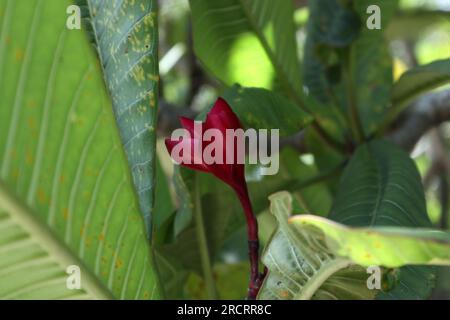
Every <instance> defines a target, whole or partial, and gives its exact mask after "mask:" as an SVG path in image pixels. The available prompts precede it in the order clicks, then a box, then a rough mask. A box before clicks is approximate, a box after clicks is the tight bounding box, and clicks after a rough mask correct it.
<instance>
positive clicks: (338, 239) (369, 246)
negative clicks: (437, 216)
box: [290, 215, 450, 268]
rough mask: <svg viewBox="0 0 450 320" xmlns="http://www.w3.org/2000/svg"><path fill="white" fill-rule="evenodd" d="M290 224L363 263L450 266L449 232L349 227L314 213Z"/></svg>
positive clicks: (338, 252)
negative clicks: (322, 239) (307, 231)
mask: <svg viewBox="0 0 450 320" xmlns="http://www.w3.org/2000/svg"><path fill="white" fill-rule="evenodd" d="M290 223H293V224H295V225H298V226H299V227H300V228H305V229H309V228H308V227H313V228H312V229H311V231H309V232H310V233H312V234H314V233H316V234H315V235H314V237H317V238H325V241H326V244H327V247H328V248H330V251H331V252H332V253H333V254H335V255H337V256H339V257H344V258H347V259H349V260H351V261H352V262H354V263H357V264H359V265H362V266H375V265H376V266H384V267H390V268H395V267H400V266H403V265H406V264H420V265H425V264H431V265H450V233H446V232H443V231H438V230H433V229H413V228H404V227H373V228H350V227H347V226H345V225H342V224H339V223H336V222H334V221H331V220H328V219H325V218H322V217H317V216H311V215H303V216H294V217H292V218H291V219H290Z"/></svg>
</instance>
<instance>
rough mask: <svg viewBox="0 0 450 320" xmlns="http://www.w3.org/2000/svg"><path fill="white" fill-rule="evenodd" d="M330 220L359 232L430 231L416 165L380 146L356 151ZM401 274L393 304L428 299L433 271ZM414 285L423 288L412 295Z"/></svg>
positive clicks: (393, 292)
mask: <svg viewBox="0 0 450 320" xmlns="http://www.w3.org/2000/svg"><path fill="white" fill-rule="evenodd" d="M329 218H330V219H332V220H334V221H337V222H340V223H343V224H345V225H350V226H357V227H378V226H401V227H413V228H430V227H431V222H430V220H429V218H428V215H427V211H426V205H425V195H424V192H423V187H422V182H421V179H420V175H419V173H418V171H417V168H416V166H415V164H414V162H413V161H412V160H411V158H410V157H409V156H408V154H407V153H405V152H404V151H402V150H400V149H399V148H397V147H396V146H394V145H392V144H390V143H388V142H385V141H382V140H378V141H377V140H376V141H372V142H370V143H367V144H365V145H362V146H360V147H359V148H358V149H357V150H356V152H355V153H354V155H353V157H352V158H351V160H350V162H349V164H348V165H347V167H346V169H345V171H344V173H343V174H342V177H341V181H340V183H339V186H338V192H337V195H336V198H335V202H334V205H333V208H332V211H331V213H330V215H329ZM400 270H402V272H401V273H400V274H399V279H400V280H399V281H400V283H401V285H398V286H395V287H394V288H393V289H392V290H391V291H390V292H389V295H390V297H391V298H394V299H395V298H397V299H398V298H425V297H427V296H428V295H429V294H430V291H431V289H432V286H431V283H430V281H429V279H431V278H433V277H434V268H432V267H421V266H410V267H404V268H401V269H400ZM417 283H420V284H424V286H423V287H421V288H420V289H419V290H417V289H414V286H416V284H417ZM383 295H384V293H382V294H381V295H380V296H383ZM380 296H379V297H380Z"/></svg>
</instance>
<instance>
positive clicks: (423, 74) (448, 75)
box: [391, 59, 450, 113]
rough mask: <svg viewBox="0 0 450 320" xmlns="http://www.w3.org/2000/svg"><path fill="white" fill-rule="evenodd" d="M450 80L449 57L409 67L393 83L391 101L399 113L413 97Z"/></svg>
mask: <svg viewBox="0 0 450 320" xmlns="http://www.w3.org/2000/svg"><path fill="white" fill-rule="evenodd" d="M449 82H450V59H446V60H438V61H434V62H432V63H429V64H426V65H422V66H419V67H417V68H414V69H410V70H408V71H407V72H405V73H404V74H403V75H402V76H401V77H400V79H399V80H398V81H397V82H396V83H395V84H394V87H393V89H392V97H391V101H392V104H393V105H394V106H398V107H397V108H396V112H397V113H399V112H400V111H401V110H403V109H404V108H405V107H406V104H407V103H408V102H410V101H411V100H412V99H414V98H415V97H417V96H419V95H420V94H423V93H425V92H427V91H430V90H433V89H435V88H437V87H440V86H442V85H444V84H447V83H449Z"/></svg>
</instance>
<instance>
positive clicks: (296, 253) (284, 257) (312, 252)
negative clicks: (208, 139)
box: [258, 192, 377, 300]
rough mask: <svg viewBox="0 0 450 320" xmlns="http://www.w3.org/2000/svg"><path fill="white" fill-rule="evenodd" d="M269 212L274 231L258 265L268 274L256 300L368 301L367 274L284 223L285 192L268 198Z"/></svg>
mask: <svg viewBox="0 0 450 320" xmlns="http://www.w3.org/2000/svg"><path fill="white" fill-rule="evenodd" d="M270 201H271V204H270V211H271V213H272V214H273V215H274V216H275V217H276V219H277V221H278V228H277V230H276V232H275V233H274V235H273V236H272V239H271V241H270V243H269V245H268V246H267V247H266V248H265V250H264V253H263V256H262V262H263V263H264V265H265V266H267V267H268V270H269V272H268V275H267V277H266V278H265V280H264V283H263V286H262V288H261V290H260V292H259V295H258V299H261V300H264V299H281V300H304V299H325V298H327V299H371V298H373V297H374V296H375V294H376V293H377V291H376V290H369V289H368V288H367V286H366V280H367V274H366V272H365V270H364V269H363V268H361V267H358V266H352V265H351V263H350V261H349V260H347V259H342V258H336V257H334V256H333V255H332V254H330V253H328V250H327V248H326V247H325V243H324V241H321V239H319V238H315V237H313V236H311V235H310V234H309V233H307V232H305V230H303V229H301V228H299V226H298V225H297V224H290V223H288V218H289V217H290V215H291V213H292V197H291V195H290V194H289V193H287V192H279V193H276V194H274V195H272V196H270Z"/></svg>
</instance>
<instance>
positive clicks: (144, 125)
mask: <svg viewBox="0 0 450 320" xmlns="http://www.w3.org/2000/svg"><path fill="white" fill-rule="evenodd" d="M81 3H85V5H86V6H87V8H86V7H85V11H87V12H88V13H89V16H88V20H89V21H90V23H91V28H92V30H91V31H92V36H93V38H94V40H95V45H96V48H97V51H98V54H99V57H100V60H101V64H102V67H103V72H104V78H105V82H106V85H107V88H108V90H109V93H110V96H111V99H112V103H113V108H114V114H115V118H116V123H117V126H118V127H119V130H120V135H121V138H122V145H123V148H124V149H125V152H126V155H127V158H128V163H129V167H130V170H131V173H132V176H133V181H134V185H135V188H136V192H137V194H138V197H139V203H140V207H141V212H142V214H143V216H144V219H145V223H146V226H147V232H148V234H149V236H150V235H151V229H152V212H153V207H154V192H155V190H154V189H155V170H156V169H155V157H156V152H155V148H156V130H155V127H156V121H157V103H158V82H159V76H158V22H157V4H156V0H135V1H122V0H81Z"/></svg>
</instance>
